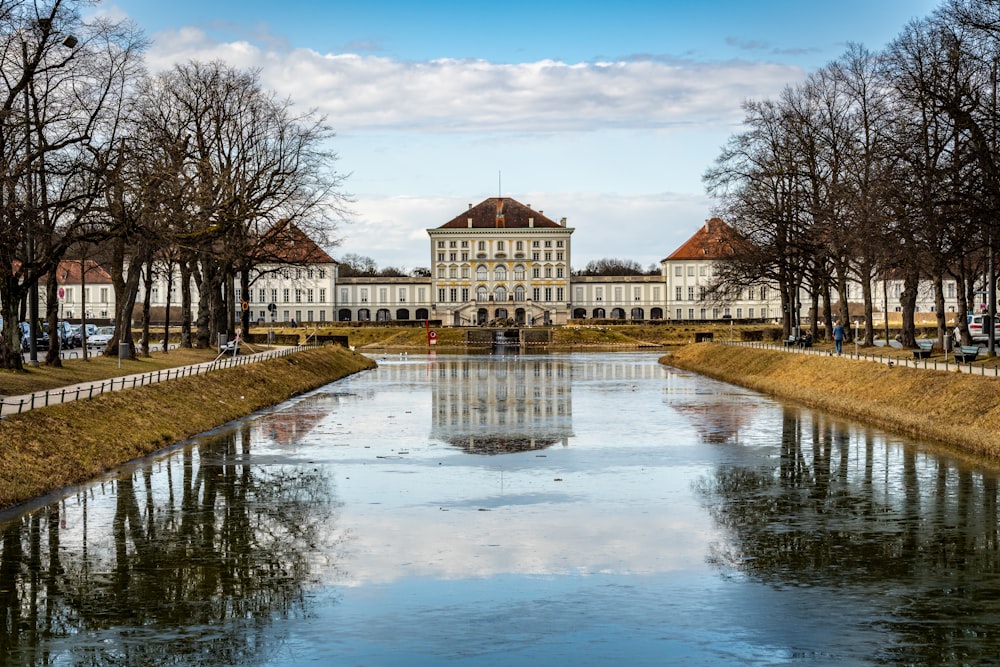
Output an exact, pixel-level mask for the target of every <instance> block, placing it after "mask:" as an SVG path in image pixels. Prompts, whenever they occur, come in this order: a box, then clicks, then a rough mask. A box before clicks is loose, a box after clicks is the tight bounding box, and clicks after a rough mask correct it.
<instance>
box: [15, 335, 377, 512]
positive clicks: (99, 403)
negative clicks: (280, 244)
mask: <svg viewBox="0 0 1000 667" xmlns="http://www.w3.org/2000/svg"><path fill="white" fill-rule="evenodd" d="M374 366H375V363H374V362H373V361H371V360H370V359H368V358H366V357H364V356H362V355H360V354H357V353H354V352H351V351H349V350H345V349H343V348H340V347H333V346H329V347H322V348H317V349H313V350H307V351H305V352H301V353H297V354H294V355H290V356H287V357H282V358H279V359H272V360H269V361H263V362H260V363H255V364H247V365H244V366H238V367H235V368H230V369H225V370H219V371H215V372H212V373H209V374H207V375H198V376H194V377H189V378H183V379H180V380H175V381H171V382H164V383H161V384H156V385H151V386H147V387H140V388H137V389H130V390H128V391H121V392H115V393H110V394H104V395H102V396H99V397H97V398H94V399H93V400H89V401H76V402H73V403H66V404H64V405H57V406H52V407H49V408H45V409H43V410H33V411H31V412H27V413H25V414H23V415H17V416H13V417H9V418H7V419H5V420H3V421H0V443H2V446H0V508H4V507H7V506H9V505H12V504H15V503H18V502H22V501H25V500H28V499H31V498H34V497H36V496H39V495H42V494H45V493H48V492H50V491H54V490H56V489H59V488H62V487H65V486H68V485H71V484H76V483H80V482H83V481H86V480H88V479H91V478H93V477H95V476H96V475H99V474H101V473H103V472H106V471H107V470H110V469H111V468H114V467H116V466H118V465H120V464H122V463H125V462H126V461H130V460H132V459H135V458H138V457H141V456H145V455H147V454H149V453H151V452H153V451H155V450H157V449H160V448H162V447H165V446H167V445H170V444H172V443H175V442H178V441H181V440H184V439H185V438H188V437H191V436H193V435H196V434H198V433H201V432H203V431H206V430H209V429H212V428H215V427H217V426H220V425H222V424H225V423H226V422H228V421H231V420H233V419H237V418H239V417H242V416H245V415H247V414H250V413H251V412H253V411H255V410H259V409H261V408H265V407H268V406H270V405H274V404H276V403H279V402H281V401H283V400H285V399H287V398H290V397H292V396H296V395H298V394H301V393H303V392H306V391H309V390H311V389H315V388H317V387H320V386H322V385H324V384H327V383H329V382H332V381H334V380H337V379H340V378H342V377H345V376H347V375H350V374H352V373H356V372H358V371H361V370H364V369H367V368H373V367H374Z"/></svg>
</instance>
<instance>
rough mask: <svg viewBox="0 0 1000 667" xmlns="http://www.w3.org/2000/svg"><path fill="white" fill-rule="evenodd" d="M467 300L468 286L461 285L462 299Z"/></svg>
mask: <svg viewBox="0 0 1000 667" xmlns="http://www.w3.org/2000/svg"><path fill="white" fill-rule="evenodd" d="M468 300H469V288H468V287H463V288H462V301H468Z"/></svg>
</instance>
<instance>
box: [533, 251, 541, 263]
mask: <svg viewBox="0 0 1000 667" xmlns="http://www.w3.org/2000/svg"><path fill="white" fill-rule="evenodd" d="M541 256H542V255H541V253H537V252H533V253H531V259H533V260H535V261H536V262H537V261H538V258H539V257H541Z"/></svg>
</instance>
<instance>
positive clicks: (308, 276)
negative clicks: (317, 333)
mask: <svg viewBox="0 0 1000 667" xmlns="http://www.w3.org/2000/svg"><path fill="white" fill-rule="evenodd" d="M314 275H315V271H313V270H312V269H307V270H306V278H308V279H309V280H312V279H313V276H314ZM309 320H310V321H312V317H310V318H309Z"/></svg>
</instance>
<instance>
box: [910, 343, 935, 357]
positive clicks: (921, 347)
mask: <svg viewBox="0 0 1000 667" xmlns="http://www.w3.org/2000/svg"><path fill="white" fill-rule="evenodd" d="M917 348H918V349H916V350H914V351H913V358H914V359H926V358H928V357H929V356H931V350H933V349H934V341H932V340H918V341H917Z"/></svg>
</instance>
